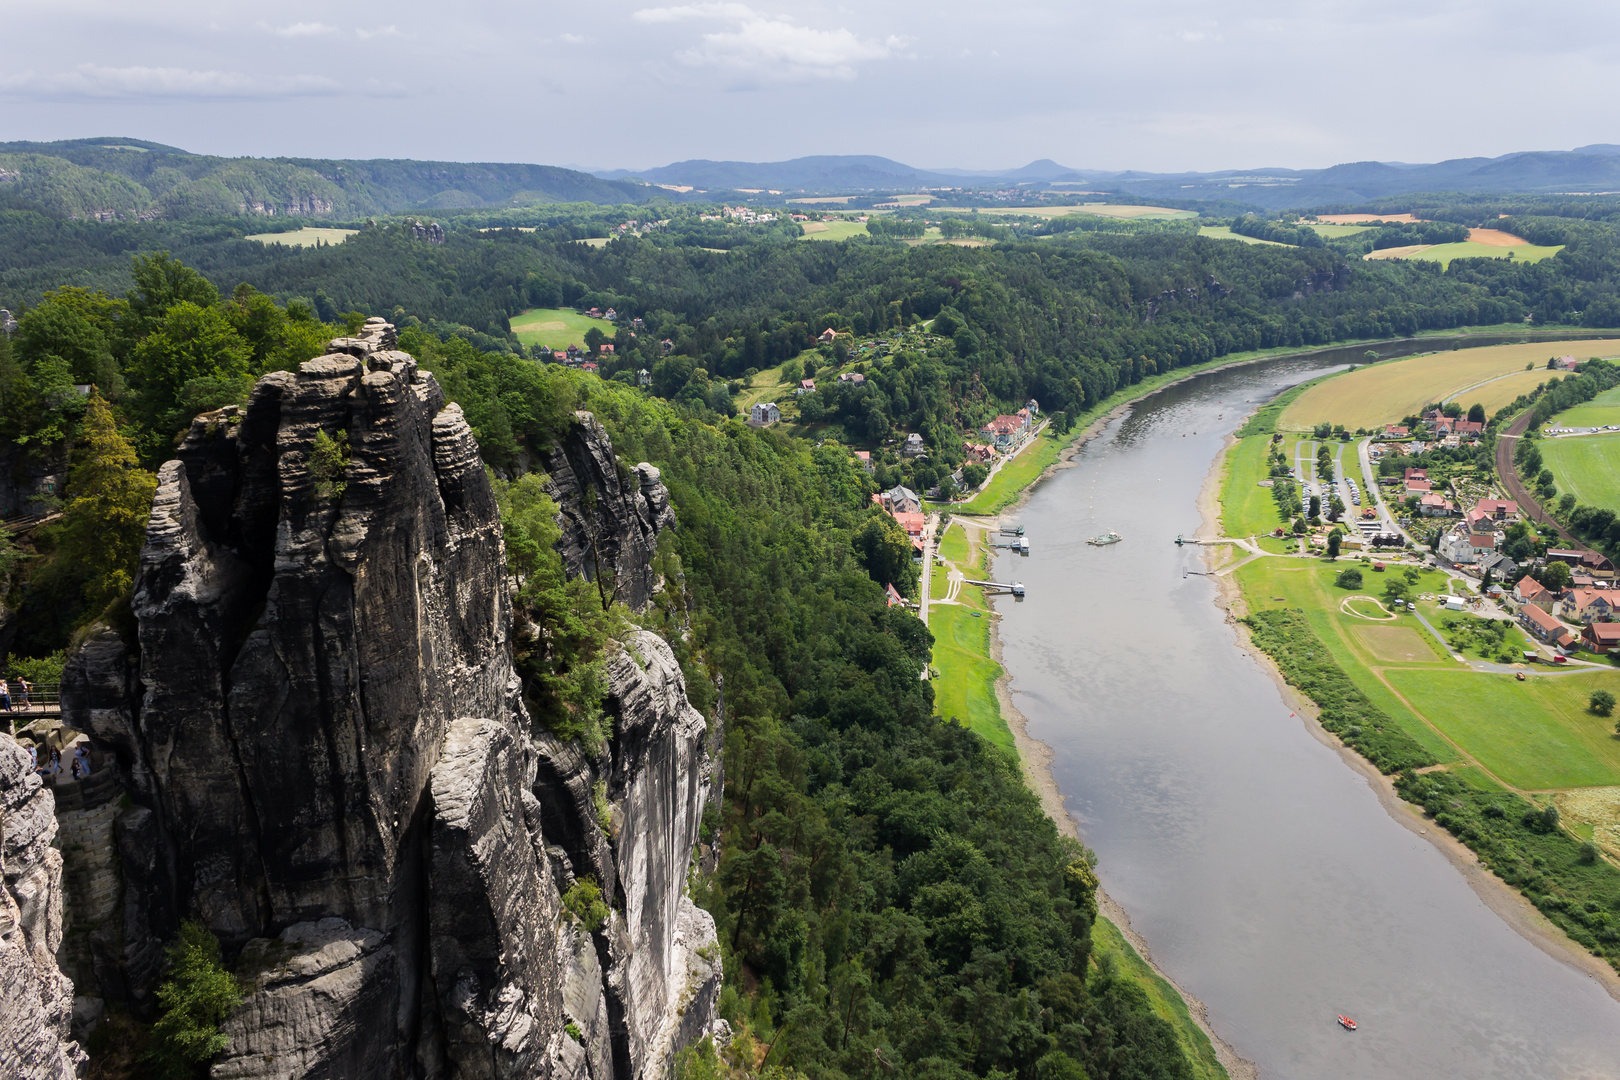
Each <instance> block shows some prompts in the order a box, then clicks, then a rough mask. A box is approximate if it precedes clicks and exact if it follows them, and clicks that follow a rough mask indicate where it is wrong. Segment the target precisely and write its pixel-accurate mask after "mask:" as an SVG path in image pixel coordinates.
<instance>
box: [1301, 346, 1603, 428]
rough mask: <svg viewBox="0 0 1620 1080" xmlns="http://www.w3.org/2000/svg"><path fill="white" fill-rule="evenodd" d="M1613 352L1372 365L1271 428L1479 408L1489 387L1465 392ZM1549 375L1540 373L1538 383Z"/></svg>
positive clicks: (1480, 352) (1464, 355)
mask: <svg viewBox="0 0 1620 1080" xmlns="http://www.w3.org/2000/svg"><path fill="white" fill-rule="evenodd" d="M1617 352H1620V342H1617V341H1615V340H1612V339H1611V340H1601V339H1593V340H1585V341H1558V342H1529V343H1525V344H1517V345H1490V346H1486V347H1484V348H1477V349H1455V350H1450V351H1447V352H1439V353H1430V354H1429V355H1427V356H1414V357H1412V358H1410V359H1407V360H1394V361H1389V362H1387V363H1382V364H1373V365H1370V366H1368V367H1364V368H1360V369H1358V370H1356V371H1352V372H1349V373H1348V374H1345V375H1340V376H1338V377H1337V378H1333V379H1325V380H1323V381H1322V382H1320V383H1318V384H1317V385H1315V386H1313V387H1311V388H1310V389H1308V390H1306V391H1305V392H1304V393H1303V394H1301V395H1300V396H1299V397H1298V398H1297V399H1295V401H1294V402H1293V404H1291V405H1289V406H1288V408H1287V409H1285V410H1283V413H1282V416H1280V417H1279V418H1278V420H1277V427H1278V428H1279V430H1288V431H1308V430H1310V429H1311V428H1313V427H1315V426H1316V425H1317V424H1320V423H1322V422H1324V421H1326V422H1328V423H1333V424H1343V425H1344V426H1345V427H1347V428H1350V429H1351V430H1354V429H1356V428H1370V427H1377V426H1380V425H1383V424H1392V423H1395V422H1397V421H1399V420H1400V419H1401V418H1402V417H1405V416H1410V415H1412V414H1413V413H1415V412H1417V411H1418V410H1419V409H1421V408H1422V407H1423V406H1424V405H1426V404H1428V403H1430V402H1435V401H1444V400H1446V399H1448V398H1449V397H1451V396H1452V395H1454V394H1458V393H1459V392H1461V393H1462V397H1463V398H1467V399H1468V400H1466V401H1463V402H1462V404H1464V405H1465V406H1466V405H1471V404H1473V402H1474V401H1476V400H1478V401H1480V402H1481V403H1483V402H1484V400H1485V395H1486V394H1487V393H1488V392H1490V390H1491V386H1492V385H1493V384H1490V383H1486V385H1483V386H1480V387H1478V390H1477V393H1476V392H1475V391H1470V390H1469V389H1468V388H1469V387H1472V386H1474V385H1475V384H1476V383H1484V382H1485V380H1487V379H1492V378H1495V377H1497V376H1501V375H1517V374H1518V373H1525V374H1533V373H1534V372H1535V369H1545V368H1546V366H1547V361H1548V359H1549V358H1551V357H1553V356H1562V355H1565V354H1569V355H1573V356H1579V357H1587V356H1603V355H1614V354H1615V353H1617ZM1526 364H1531V365H1534V367H1533V368H1532V370H1531V372H1525V371H1524V369H1525V365H1526ZM1554 374H1556V373H1555V372H1550V371H1545V370H1544V371H1543V373H1542V375H1541V379H1547V378H1551V377H1552V376H1553V375H1554ZM1518 381H1519V382H1520V383H1521V384H1523V383H1524V382H1525V381H1524V380H1518ZM1537 381H1540V380H1529V382H1528V385H1525V386H1523V388H1522V389H1520V390H1519V391H1518V392H1519V393H1523V392H1524V390H1525V389H1528V387H1529V386H1533V385H1535V382H1537ZM1471 395H1473V396H1471ZM1515 396H1517V395H1515ZM1508 400H1512V398H1509V399H1508Z"/></svg>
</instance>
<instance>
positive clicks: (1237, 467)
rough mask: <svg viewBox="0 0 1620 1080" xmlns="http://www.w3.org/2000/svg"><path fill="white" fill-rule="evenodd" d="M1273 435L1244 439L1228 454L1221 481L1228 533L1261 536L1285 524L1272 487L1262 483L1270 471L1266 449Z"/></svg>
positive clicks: (1223, 523) (1223, 526) (1223, 519)
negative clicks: (1224, 473) (1278, 509)
mask: <svg viewBox="0 0 1620 1080" xmlns="http://www.w3.org/2000/svg"><path fill="white" fill-rule="evenodd" d="M1270 445H1271V436H1269V435H1251V436H1250V437H1249V438H1247V439H1240V440H1238V442H1237V443H1235V444H1234V445H1233V446H1232V448H1231V449H1230V450H1228V451H1227V454H1226V466H1225V468H1226V475H1225V478H1224V479H1223V480H1222V481H1221V529H1222V532H1223V533H1224V535H1226V536H1258V535H1260V534H1261V533H1269V532H1270V531H1271V530H1273V529H1275V528H1276V527H1277V526H1279V525H1281V524H1283V520H1282V515H1281V514H1279V513H1277V500H1276V499H1274V498H1272V496H1271V489H1270V488H1264V487H1261V486H1260V481H1261V480H1264V479H1266V477H1267V476H1268V475H1269V471H1268V470H1267V468H1266V449H1267V447H1269V446H1270Z"/></svg>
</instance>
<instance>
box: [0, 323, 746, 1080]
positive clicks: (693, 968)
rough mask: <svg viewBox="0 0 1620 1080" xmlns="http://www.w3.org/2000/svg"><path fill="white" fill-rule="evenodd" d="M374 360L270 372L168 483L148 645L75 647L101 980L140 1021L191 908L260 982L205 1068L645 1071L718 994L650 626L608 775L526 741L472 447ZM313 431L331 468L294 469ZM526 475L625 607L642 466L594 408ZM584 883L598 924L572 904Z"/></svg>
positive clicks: (145, 635) (617, 690)
mask: <svg viewBox="0 0 1620 1080" xmlns="http://www.w3.org/2000/svg"><path fill="white" fill-rule="evenodd" d="M393 344H394V339H393V333H392V328H391V327H389V326H387V324H385V323H381V321H380V320H372V322H371V323H369V324H368V325H367V327H366V329H365V330H364V331H363V332H362V333H361V335H360V336H359V337H357V338H345V339H338V340H336V341H334V342H333V343H332V345H331V350H332V351H331V353H330V354H329V355H327V356H323V357H320V358H318V359H315V360H312V361H309V362H308V363H306V364H304V365H303V367H302V369H301V370H300V371H298V372H297V373H287V372H282V373H275V374H271V375H267V376H265V377H264V378H263V379H261V380H260V381H259V384H258V385H257V386H256V387H255V388H254V391H253V393H252V396H251V398H250V399H249V401H248V403H247V405H246V406H244V407H242V408H241V409H235V408H227V409H224V410H220V411H219V412H216V413H212V414H208V415H205V416H202V417H199V418H198V419H197V420H196V421H195V422H194V424H193V425H192V428H191V430H190V433H189V434H188V435H187V437H186V439H185V441H184V444H183V445H182V446H181V448H180V450H179V453H178V456H177V458H176V459H175V460H174V461H171V462H169V463H168V464H166V465H165V466H163V468H162V470H161V472H160V474H159V486H158V491H157V496H156V498H155V500H154V504H153V508H152V516H151V521H150V524H149V527H148V532H147V542H146V546H145V549H144V550H143V552H142V555H141V565H140V571H139V575H138V577H137V581H136V589H135V600H134V612H135V616H136V621H137V624H138V637H137V640H136V641H134V642H126V641H124V640H123V639H122V638H120V636H119V635H118V634H116V633H114V632H113V631H111V630H106V631H104V632H101V633H99V634H96V635H93V636H92V637H91V638H90V640H89V641H88V642H87V643H86V644H85V646H84V647H83V648H82V649H80V650H79V651H78V652H77V653H76V654H75V655H74V656H73V657H72V659H71V661H70V665H69V672H68V674H67V676H66V681H67V686H66V688H65V691H64V710H65V716H66V719H67V721H68V723H69V724H70V725H71V726H75V727H78V728H80V729H82V730H87V731H89V732H91V733H92V734H93V735H94V737H95V738H96V740H97V741H98V744H99V745H101V746H104V747H107V748H109V749H111V750H113V751H114V752H115V753H116V755H117V761H118V770H119V775H120V780H121V782H122V785H123V787H124V789H125V792H126V793H127V795H128V796H129V801H128V804H127V805H126V807H125V808H124V809H122V810H121V811H119V812H118V814H117V818H116V821H114V822H113V823H112V824H111V827H110V828H107V829H105V830H104V832H105V833H106V835H107V836H108V837H109V840H108V841H107V842H108V843H115V844H117V845H118V847H119V853H120V859H119V860H118V862H119V865H121V866H122V881H121V883H120V890H121V895H120V896H119V899H118V902H117V903H116V904H115V905H113V906H114V908H115V909H116V912H115V914H112V915H109V916H107V917H106V918H104V919H103V922H102V924H101V925H98V927H97V928H96V933H94V934H91V935H90V941H91V942H92V944H91V946H90V948H91V951H92V952H93V954H94V962H93V963H92V964H90V965H89V966H90V968H91V969H92V971H93V974H92V976H91V977H92V979H93V981H94V982H95V983H96V984H97V985H98V987H99V992H100V994H101V995H103V996H104V997H107V998H109V999H113V1000H117V1001H121V1002H123V1003H124V1004H125V1005H127V1006H128V1007H130V1008H132V1009H134V1010H135V1011H137V1012H140V1011H141V1010H142V1009H146V1010H148V1011H149V1010H150V1008H151V999H150V992H151V988H152V985H153V983H154V981H155V979H156V977H157V975H158V972H159V968H160V965H161V959H162V953H161V943H162V942H163V941H164V940H166V939H168V938H169V937H170V936H171V935H172V934H173V933H174V931H175V929H176V928H177V926H178V923H179V921H180V920H181V919H182V918H185V917H196V918H200V919H201V920H203V921H204V922H205V923H206V924H207V925H208V926H209V928H210V929H212V930H213V931H214V932H215V933H216V934H217V935H218V936H219V937H220V939H221V941H222V943H223V944H224V945H225V948H226V951H227V956H228V957H229V958H231V959H232V961H233V962H234V964H235V966H236V967H237V970H238V971H239V972H240V973H242V974H244V976H246V977H248V978H249V979H250V980H251V984H252V987H253V990H252V993H251V994H250V996H249V999H248V1001H247V1002H246V1004H245V1005H244V1006H243V1007H242V1008H241V1009H239V1010H238V1011H237V1012H236V1013H235V1014H234V1015H233V1016H232V1017H231V1019H230V1021H229V1023H228V1025H227V1033H228V1034H229V1035H230V1037H231V1044H230V1048H229V1049H228V1051H227V1052H226V1053H225V1055H224V1056H223V1057H222V1059H221V1060H220V1061H219V1062H218V1063H217V1064H216V1065H215V1067H214V1075H216V1076H219V1077H241V1078H247V1077H316V1076H320V1077H328V1076H331V1077H337V1076H342V1077H352V1078H372V1077H375V1078H378V1080H382V1078H394V1077H553V1076H555V1077H590V1078H592V1080H641V1078H643V1077H647V1078H655V1077H660V1076H662V1075H663V1074H664V1073H665V1072H666V1070H667V1068H668V1065H669V1062H670V1060H671V1057H672V1055H673V1053H674V1051H675V1049H677V1048H678V1047H679V1046H681V1045H684V1044H685V1043H687V1042H690V1041H691V1040H692V1039H693V1038H696V1037H698V1036H699V1035H701V1033H702V1031H703V1030H704V1028H705V1027H706V1025H707V1024H708V1023H709V1020H710V1018H711V1017H712V1015H713V1009H714V1004H715V1001H716V998H717V994H718V989H719V974H718V970H717V966H716V964H715V963H712V962H711V961H710V959H709V958H710V957H713V956H716V955H717V952H716V950H715V948H714V927H713V923H712V921H710V920H709V918H708V916H707V915H706V914H705V913H704V912H702V911H700V910H698V909H697V908H695V907H694V906H693V905H692V903H691V901H690V899H688V898H687V896H686V893H685V885H686V872H687V868H688V866H689V864H690V861H691V857H692V853H693V851H694V849H695V848H696V847H697V844H698V832H699V825H700V822H701V818H702V814H703V809H704V805H705V802H706V800H707V798H708V797H709V796H710V793H711V791H712V790H713V789H714V788H715V786H716V773H717V768H718V766H717V763H716V762H714V761H713V760H711V757H710V754H709V752H708V751H707V750H706V746H712V745H714V744H715V740H714V739H713V738H712V737H711V736H710V733H709V732H708V726H709V725H708V724H707V723H706V721H705V719H704V717H703V716H701V715H700V714H698V713H697V711H696V710H694V709H693V708H692V707H691V705H690V704H689V703H688V701H687V698H686V692H685V685H684V682H683V681H682V676H681V671H680V667H679V665H678V664H677V662H676V660H675V657H674V655H673V653H672V652H671V650H670V649H669V647H668V645H667V644H666V643H665V642H664V641H663V640H662V639H660V638H658V637H657V636H656V635H654V634H650V633H645V632H638V633H636V634H634V635H633V636H632V638H631V640H630V641H628V642H627V643H625V644H624V646H623V648H622V649H621V650H620V651H618V652H617V653H616V654H615V656H614V657H613V658H612V660H611V663H610V674H611V680H610V683H611V698H610V700H609V702H608V707H609V710H610V712H611V713H612V715H613V717H614V725H613V732H614V737H613V739H612V740H611V742H610V745H609V747H608V749H607V750H606V751H604V752H603V753H602V754H601V755H600V756H599V757H598V758H596V759H594V760H592V759H587V758H586V757H585V756H584V755H583V754H581V753H580V751H579V748H578V747H577V746H574V745H564V744H562V743H560V742H558V741H557V740H556V739H555V738H554V737H552V736H551V735H550V734H549V733H547V732H545V731H544V730H540V729H538V728H536V726H535V725H534V724H533V723H531V721H530V718H529V717H528V715H527V714H526V712H525V710H524V708H523V705H522V695H521V687H520V685H519V681H518V678H517V677H516V675H515V674H514V672H513V669H512V664H511V658H510V654H511V650H510V644H509V640H508V634H509V630H510V626H511V622H512V611H511V609H510V600H509V595H510V593H509V587H508V582H507V579H506V575H505V560H504V553H503V550H502V540H501V531H500V523H499V519H498V514H497V511H496V507H495V503H494V498H493V493H492V492H491V489H490V486H489V482H488V479H487V477H486V474H485V472H484V469H483V466H482V463H481V462H480V460H479V458H478V452H477V446H476V444H475V442H474V439H473V436H472V432H471V430H470V429H469V427H468V425H467V423H466V421H465V420H464V418H463V417H462V415H461V411H460V409H459V408H458V407H457V406H455V405H445V403H444V397H443V393H442V391H441V390H440V388H439V386H438V384H437V382H436V381H435V380H434V378H433V377H432V376H431V375H430V374H427V373H425V372H422V371H420V370H419V369H418V367H417V364H416V361H415V360H414V359H413V358H412V357H410V356H409V355H408V354H406V353H403V352H399V351H397V350H396V349H394V348H393V347H392V346H393ZM319 433H324V434H325V436H326V437H327V438H330V439H334V440H336V441H337V443H338V444H339V446H340V447H346V451H347V454H348V462H347V465H346V467H343V468H339V469H336V470H333V469H331V468H325V469H323V468H322V467H321V466H320V464H319V463H318V462H314V461H313V459H312V453H313V451H314V448H315V445H316V439H317V435H318V434H319ZM546 465H547V467H548V469H549V470H550V475H551V481H552V487H553V490H554V493H555V495H556V497H557V498H558V502H559V505H560V506H561V507H562V510H563V514H562V524H563V525H564V537H563V541H562V543H561V544H559V549H560V550H561V551H562V552H563V555H564V559H565V563H566V565H567V566H568V568H569V570H570V572H571V573H575V574H587V575H595V574H596V573H598V572H599V565H600V566H608V567H610V568H611V570H612V572H613V574H614V577H615V581H616V582H618V583H619V586H620V597H621V599H624V600H625V601H626V602H628V603H630V604H631V605H632V606H634V607H638V608H639V607H644V606H645V605H646V604H647V603H648V602H649V600H650V598H651V596H652V594H653V592H654V590H655V589H656V588H657V585H658V581H657V579H656V574H655V573H654V571H653V569H652V565H651V557H652V552H653V548H654V544H655V543H656V538H657V533H658V531H659V530H661V529H664V528H668V527H671V526H672V525H673V524H674V514H673V511H672V510H671V508H670V505H669V497H668V493H667V492H666V491H665V490H664V487H663V484H662V483H661V482H660V480H659V477H658V473H657V470H656V469H654V468H653V467H652V466H650V465H641V466H638V467H636V468H633V469H629V468H625V467H623V466H621V465H620V464H619V463H618V462H617V460H616V459H615V457H614V455H613V450H612V446H611V444H609V442H608V440H607V436H606V434H605V432H603V430H602V428H601V426H600V425H598V424H597V423H596V421H595V419H594V418H593V417H591V416H590V415H589V414H588V413H582V414H577V415H576V422H575V424H574V425H573V427H572V429H571V430H570V432H569V433H568V435H567V437H566V438H565V439H564V440H563V442H562V443H561V444H560V445H559V446H558V447H556V448H554V450H553V452H552V453H551V455H550V459H549V460H548V461H547V462H546ZM598 791H600V792H602V793H603V794H605V796H606V798H607V799H608V800H609V802H610V805H611V822H610V823H609V822H604V821H603V820H601V815H600V814H599V813H598V809H597V803H596V799H597V792H598ZM605 825H606V826H607V827H604V826H605ZM8 836H9V833H8ZM8 843H9V841H8ZM8 850H9V849H8ZM8 865H9V864H8ZM586 874H590V875H592V876H594V877H595V878H596V880H597V881H598V882H600V883H601V884H602V887H603V889H604V893H605V897H606V898H607V899H609V900H610V901H611V909H612V915H611V917H610V918H609V919H608V920H607V921H606V923H605V925H603V926H601V927H600V928H598V929H596V930H595V931H591V930H588V929H586V928H584V927H582V926H580V925H579V924H578V923H577V922H576V921H574V920H573V919H572V918H571V917H570V916H568V915H566V914H565V913H564V908H563V905H562V900H561V896H562V893H563V892H565V891H566V890H567V889H569V888H570V887H571V886H572V885H573V884H574V883H575V881H576V880H577V879H576V875H578V876H584V875H586ZM53 948H54V946H53ZM58 1011H60V1010H58ZM59 1020H60V1018H58V1021H59ZM58 1021H53V1022H58ZM570 1028H572V1029H573V1031H574V1032H577V1033H578V1035H577V1038H576V1037H575V1035H574V1034H573V1033H571V1032H570V1030H569V1029H570ZM64 1053H65V1051H64Z"/></svg>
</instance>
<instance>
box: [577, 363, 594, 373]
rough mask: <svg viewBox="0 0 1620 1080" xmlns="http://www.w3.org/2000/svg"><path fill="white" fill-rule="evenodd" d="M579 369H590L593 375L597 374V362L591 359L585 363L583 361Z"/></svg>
mask: <svg viewBox="0 0 1620 1080" xmlns="http://www.w3.org/2000/svg"><path fill="white" fill-rule="evenodd" d="M579 369H580V370H581V371H588V372H590V373H591V374H592V375H595V374H596V364H595V363H593V362H592V361H590V360H587V361H585V362H584V363H583V364H581V365H580V366H579Z"/></svg>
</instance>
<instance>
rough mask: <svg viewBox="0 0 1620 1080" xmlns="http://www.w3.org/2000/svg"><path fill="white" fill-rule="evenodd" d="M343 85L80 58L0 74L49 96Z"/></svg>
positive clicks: (288, 92) (294, 90) (280, 91)
mask: <svg viewBox="0 0 1620 1080" xmlns="http://www.w3.org/2000/svg"><path fill="white" fill-rule="evenodd" d="M341 89H342V87H341V86H340V85H339V84H338V83H337V82H335V81H333V80H332V79H328V78H326V77H324V76H320V75H291V76H281V77H277V78H274V79H260V78H256V77H254V76H252V75H245V74H243V73H241V72H237V71H194V70H191V69H189V68H173V67H103V66H101V65H98V64H80V65H79V66H78V67H75V68H73V69H72V70H71V71H62V72H55V73H49V72H47V73H44V74H39V73H35V72H32V71H29V72H24V73H22V74H20V75H12V76H7V77H4V78H0V91H5V92H8V93H11V94H23V95H27V96H39V97H51V98H194V99H207V98H267V97H308V96H312V95H322V94H331V93H336V92H337V91H339V90H341Z"/></svg>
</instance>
